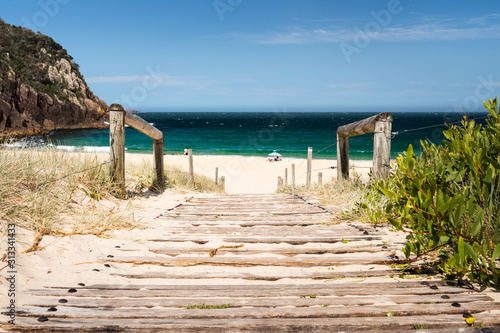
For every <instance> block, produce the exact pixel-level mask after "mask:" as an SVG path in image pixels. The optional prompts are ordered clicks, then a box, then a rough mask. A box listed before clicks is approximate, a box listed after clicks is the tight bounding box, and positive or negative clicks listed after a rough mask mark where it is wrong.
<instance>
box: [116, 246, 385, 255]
mask: <svg viewBox="0 0 500 333" xmlns="http://www.w3.org/2000/svg"><path fill="white" fill-rule="evenodd" d="M210 250H211V249H208V248H202V249H200V248H195V249H194V248H189V249H173V248H163V249H149V251H150V252H152V253H157V254H165V255H168V256H171V257H176V256H179V255H184V254H195V253H196V254H206V255H208V253H209V252H210ZM120 251H138V250H133V249H120ZM384 251H388V249H387V250H386V249H382V248H381V247H380V246H378V247H374V246H367V247H364V246H363V247H360V248H352V247H350V248H340V249H333V248H323V249H293V248H291V249H285V250H282V249H263V250H255V249H252V250H250V249H245V248H235V249H226V248H223V249H220V250H218V251H217V255H221V254H233V255H234V254H236V255H251V254H252V255H253V254H264V253H273V254H277V255H282V256H287V257H295V256H297V255H301V254H311V255H323V254H348V253H380V252H384Z"/></svg>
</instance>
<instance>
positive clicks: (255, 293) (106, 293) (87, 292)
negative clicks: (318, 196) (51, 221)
mask: <svg viewBox="0 0 500 333" xmlns="http://www.w3.org/2000/svg"><path fill="white" fill-rule="evenodd" d="M258 287H259V286H253V287H251V286H248V288H247V289H245V290H234V289H229V290H214V289H206V290H187V289H182V290H179V289H173V290H165V289H164V290H151V289H144V290H127V289H113V290H104V289H100V290H99V293H97V292H96V290H93V289H78V290H77V292H75V293H68V291H67V290H61V289H37V290H31V291H30V294H32V295H35V296H57V297H96V296H97V295H99V297H102V298H116V297H129V298H147V297H262V296H265V297H271V296H272V297H281V296H299V297H300V296H302V295H311V294H313V295H315V296H316V297H323V296H349V295H376V294H382V295H390V293H394V294H397V295H413V296H422V295H441V294H448V295H451V294H462V293H464V290H462V289H460V288H453V287H442V288H439V290H435V289H430V288H387V289H382V288H380V289H379V290H374V289H373V288H371V289H367V288H358V289H352V288H349V289H336V288H331V289H308V288H307V285H305V286H303V287H302V288H300V289H294V288H290V289H276V290H274V289H270V290H266V291H265V292H264V291H263V289H262V288H258Z"/></svg>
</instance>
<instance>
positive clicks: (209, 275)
mask: <svg viewBox="0 0 500 333" xmlns="http://www.w3.org/2000/svg"><path fill="white" fill-rule="evenodd" d="M399 273H400V272H399V271H396V270H387V269H383V270H381V269H374V270H364V271H347V272H346V271H341V272H331V271H329V272H321V273H320V272H310V273H302V274H299V273H292V272H289V273H284V274H282V275H277V274H274V275H269V274H264V273H262V274H251V273H230V272H228V273H213V272H206V273H203V274H202V273H198V274H188V273H178V274H175V273H165V272H149V273H141V274H133V273H128V274H127V273H123V274H111V275H116V276H122V277H125V278H129V279H184V280H187V279H191V280H200V279H242V280H249V281H278V280H281V279H312V280H328V279H342V278H349V277H362V278H367V277H375V276H376V277H382V276H386V277H389V276H390V275H391V274H394V275H397V274H399Z"/></svg>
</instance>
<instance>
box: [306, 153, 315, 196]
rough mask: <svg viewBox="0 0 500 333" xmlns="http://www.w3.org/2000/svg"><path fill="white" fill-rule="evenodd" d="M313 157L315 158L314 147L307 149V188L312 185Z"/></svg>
mask: <svg viewBox="0 0 500 333" xmlns="http://www.w3.org/2000/svg"><path fill="white" fill-rule="evenodd" d="M312 157H313V149H312V147H309V148H307V178H306V186H308V187H309V186H310V185H311V167H312Z"/></svg>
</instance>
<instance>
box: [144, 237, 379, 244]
mask: <svg viewBox="0 0 500 333" xmlns="http://www.w3.org/2000/svg"><path fill="white" fill-rule="evenodd" d="M207 239H208V237H205V238H201V237H196V238H193V237H168V238H155V239H148V241H150V242H193V243H197V244H206V243H208V240H207ZM380 239H381V237H379V236H366V237H363V236H350V237H349V239H348V240H347V241H348V242H360V241H375V240H380ZM342 240H343V238H342V237H340V238H339V237H308V238H307V237H300V238H299V237H288V238H277V237H275V238H272V237H265V238H264V237H255V238H252V237H225V238H223V239H222V241H223V242H226V243H240V244H241V243H264V244H280V243H287V244H292V245H303V244H308V243H338V242H342ZM344 241H345V239H344Z"/></svg>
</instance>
